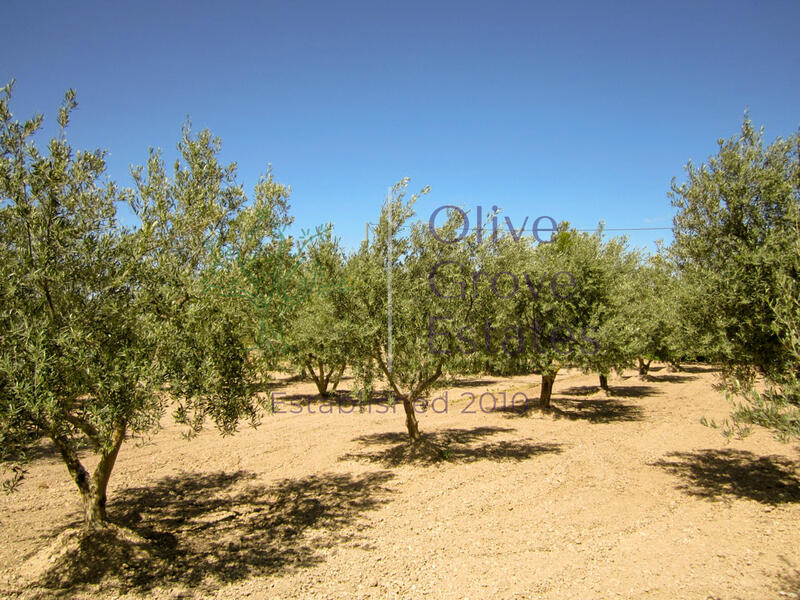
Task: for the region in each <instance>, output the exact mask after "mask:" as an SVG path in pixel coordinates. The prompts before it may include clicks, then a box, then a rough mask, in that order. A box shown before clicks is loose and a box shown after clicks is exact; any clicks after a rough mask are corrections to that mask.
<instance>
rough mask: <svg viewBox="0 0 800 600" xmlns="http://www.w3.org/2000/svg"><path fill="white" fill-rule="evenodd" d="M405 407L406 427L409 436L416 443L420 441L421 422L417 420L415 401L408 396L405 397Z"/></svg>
mask: <svg viewBox="0 0 800 600" xmlns="http://www.w3.org/2000/svg"><path fill="white" fill-rule="evenodd" d="M403 409H404V410H405V411H406V429H408V437H409V438H410V439H411V443H412V444H414V443H416V442H418V441H419V438H420V434H419V423H418V422H417V415H416V414H414V403H413V402H412V401H411V400H410V399H409V398H407V397H405V396H404V397H403Z"/></svg>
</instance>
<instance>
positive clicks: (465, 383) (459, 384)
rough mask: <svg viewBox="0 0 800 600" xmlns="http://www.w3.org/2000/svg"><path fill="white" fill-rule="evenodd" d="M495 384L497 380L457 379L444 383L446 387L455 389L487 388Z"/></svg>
mask: <svg viewBox="0 0 800 600" xmlns="http://www.w3.org/2000/svg"><path fill="white" fill-rule="evenodd" d="M497 382H498V379H459V378H457V377H454V378H452V379H447V380H446V381H445V383H446V384H447V387H449V388H457V389H462V388H476V387H488V386H490V385H495V384H496V383H497Z"/></svg>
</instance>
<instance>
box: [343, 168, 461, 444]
mask: <svg viewBox="0 0 800 600" xmlns="http://www.w3.org/2000/svg"><path fill="white" fill-rule="evenodd" d="M407 187H408V179H404V180H402V181H401V182H399V183H398V184H397V185H395V186H394V187H393V188H392V193H391V197H390V198H389V199H387V202H386V203H385V205H384V206H383V209H382V211H381V215H380V219H379V223H378V225H377V226H376V228H375V235H374V236H372V239H371V240H369V241H368V242H364V243H363V244H362V245H361V247H360V249H359V251H358V252H357V253H356V254H355V255H353V256H352V257H351V259H350V265H349V269H348V284H347V287H348V291H349V294H350V297H351V299H352V301H353V303H352V308H351V317H350V318H351V319H353V320H354V322H356V323H357V324H358V338H357V352H356V354H355V356H354V363H355V364H354V366H355V370H356V374H357V376H358V379H359V385H360V386H361V389H362V390H369V389H371V384H372V381H373V380H374V379H375V378H376V377H377V376H379V375H380V376H382V377H383V378H384V380H385V381H386V383H387V385H388V386H389V389H390V390H391V394H392V395H393V399H394V400H395V401H399V402H400V403H401V404H402V406H403V409H404V412H405V417H406V428H407V430H408V435H409V439H410V441H411V442H417V441H419V440H420V439H421V438H420V430H419V423H418V421H417V417H416V414H415V413H416V409H415V401H417V400H419V399H422V398H425V397H426V394H427V393H428V392H429V391H430V390H431V389H432V388H433V387H434V386H435V385H436V384H437V383H438V382H439V381H440V380H441V378H442V374H443V373H444V372H445V371H446V370H447V369H448V366H449V365H450V364H451V363H452V361H453V360H454V359H455V358H456V357H457V355H458V348H457V340H456V338H455V336H453V335H450V334H449V333H448V332H446V331H444V329H445V328H446V326H447V324H448V323H461V322H465V321H466V319H467V315H468V313H469V310H470V306H471V303H470V300H469V298H467V297H462V296H461V295H460V294H450V293H448V292H442V291H439V290H438V289H437V288H436V287H435V284H433V283H432V279H431V276H432V273H434V272H435V271H436V270H437V268H439V267H441V268H446V267H453V266H457V265H458V264H464V263H465V261H468V260H469V258H468V256H466V254H465V253H464V245H463V244H462V243H461V242H458V241H456V242H454V243H443V242H441V241H440V240H439V239H437V236H436V235H434V233H433V231H432V230H431V228H430V227H429V226H428V223H424V224H423V223H421V222H414V223H411V224H409V222H410V220H411V219H412V217H413V216H414V214H415V213H414V208H413V206H414V203H415V202H416V201H417V199H418V198H419V197H420V195H422V194H424V193H427V191H428V190H427V188H425V189H423V190H422V191H421V192H420V193H419V194H415V195H413V196H412V197H411V198H410V199H405V195H406V190H407ZM457 219H458V216H457V215H451V217H450V218H449V219H448V221H447V223H446V224H445V225H444V226H442V227H441V228H439V230H440V233H441V235H440V239H447V240H450V239H454V237H455V236H454V231H455V229H456V223H457ZM409 229H410V231H409ZM437 235H439V234H437ZM390 289H391V293H390V292H389V290H390ZM390 298H391V300H390Z"/></svg>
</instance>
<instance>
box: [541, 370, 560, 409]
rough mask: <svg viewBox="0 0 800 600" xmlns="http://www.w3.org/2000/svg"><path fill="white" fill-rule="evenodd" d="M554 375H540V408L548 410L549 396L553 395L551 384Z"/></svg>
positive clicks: (554, 377) (554, 378)
mask: <svg viewBox="0 0 800 600" xmlns="http://www.w3.org/2000/svg"><path fill="white" fill-rule="evenodd" d="M555 380H556V376H555V375H542V390H541V393H540V394H539V402H540V404H541V406H542V408H550V396H551V395H552V394H553V382H554V381H555Z"/></svg>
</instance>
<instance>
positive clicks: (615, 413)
mask: <svg viewBox="0 0 800 600" xmlns="http://www.w3.org/2000/svg"><path fill="white" fill-rule="evenodd" d="M633 387H639V386H633ZM550 402H551V404H550V408H548V409H542V408H541V407H540V405H539V402H538V401H537V400H534V399H530V400H529V401H528V402H527V403H525V404H519V405H516V406H511V405H509V406H503V407H498V408H497V409H495V412H500V413H505V415H506V416H507V417H526V416H529V415H531V414H532V413H534V412H541V413H543V414H547V415H551V416H552V417H553V418H554V419H570V420H572V421H589V422H590V423H612V422H616V421H642V420H643V419H644V411H643V410H642V409H641V408H640V407H638V406H636V405H632V404H625V403H623V402H620V401H618V400H615V399H614V398H602V399H596V400H584V399H580V398H562V397H560V396H559V397H557V396H553V397H552V398H551V400H550Z"/></svg>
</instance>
